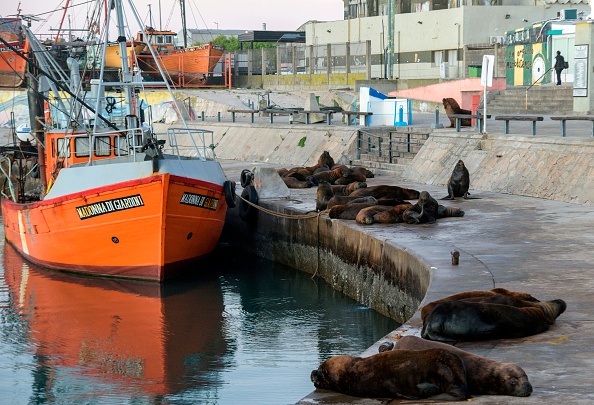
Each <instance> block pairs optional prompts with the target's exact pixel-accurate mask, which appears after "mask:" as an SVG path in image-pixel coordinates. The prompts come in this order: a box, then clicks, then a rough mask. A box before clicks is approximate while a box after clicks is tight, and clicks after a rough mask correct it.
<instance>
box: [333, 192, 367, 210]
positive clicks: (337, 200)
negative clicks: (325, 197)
mask: <svg viewBox="0 0 594 405" xmlns="http://www.w3.org/2000/svg"><path fill="white" fill-rule="evenodd" d="M352 203H355V204H356V203H367V204H377V200H376V199H375V198H374V197H351V196H350V195H335V196H334V197H332V198H331V199H330V200H329V201H328V204H327V206H326V208H332V207H334V206H335V205H346V204H352Z"/></svg>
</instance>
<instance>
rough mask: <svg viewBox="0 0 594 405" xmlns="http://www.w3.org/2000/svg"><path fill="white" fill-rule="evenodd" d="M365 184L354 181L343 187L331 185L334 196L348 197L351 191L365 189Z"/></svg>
mask: <svg viewBox="0 0 594 405" xmlns="http://www.w3.org/2000/svg"><path fill="white" fill-rule="evenodd" d="M366 187H367V183H365V182H361V181H356V182H353V183H351V184H347V185H346V186H345V185H338V186H337V185H332V190H333V191H334V195H349V194H351V193H352V192H353V191H355V190H358V189H360V188H366Z"/></svg>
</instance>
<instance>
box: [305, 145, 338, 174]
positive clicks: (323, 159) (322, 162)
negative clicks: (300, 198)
mask: <svg viewBox="0 0 594 405" xmlns="http://www.w3.org/2000/svg"><path fill="white" fill-rule="evenodd" d="M323 166H327V167H328V168H331V167H332V166H334V159H333V158H332V156H330V153H329V152H328V151H327V150H325V151H324V152H322V154H321V155H320V157H318V163H317V164H315V165H313V166H308V167H306V169H307V170H308V171H309V174H313V172H314V171H315V170H316V169H319V168H321V167H323Z"/></svg>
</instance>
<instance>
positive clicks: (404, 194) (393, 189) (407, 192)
mask: <svg viewBox="0 0 594 405" xmlns="http://www.w3.org/2000/svg"><path fill="white" fill-rule="evenodd" d="M349 195H353V196H355V195H356V196H359V197H363V196H368V195H370V196H372V197H375V198H377V199H380V198H400V199H401V200H414V199H417V198H419V195H420V193H419V192H418V191H417V190H413V189H412V188H404V187H399V186H388V185H385V184H382V185H379V186H371V187H366V188H360V189H358V190H355V191H353V192H352V193H351V194H349Z"/></svg>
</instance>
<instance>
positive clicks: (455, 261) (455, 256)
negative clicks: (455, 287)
mask: <svg viewBox="0 0 594 405" xmlns="http://www.w3.org/2000/svg"><path fill="white" fill-rule="evenodd" d="M459 263H460V252H458V251H457V250H452V265H454V266H457V265H458V264H459Z"/></svg>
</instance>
